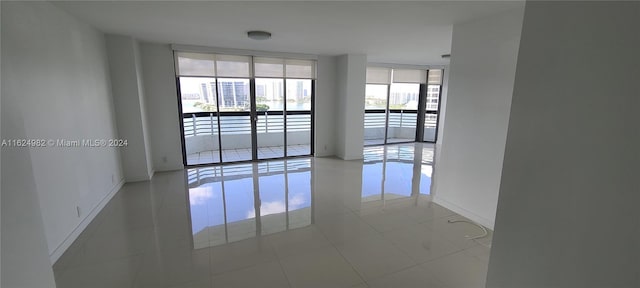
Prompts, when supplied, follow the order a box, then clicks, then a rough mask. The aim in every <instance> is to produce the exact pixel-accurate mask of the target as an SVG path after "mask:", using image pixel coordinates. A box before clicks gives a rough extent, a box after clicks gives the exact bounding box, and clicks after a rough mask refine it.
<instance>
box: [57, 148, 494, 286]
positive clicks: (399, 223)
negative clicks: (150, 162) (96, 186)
mask: <svg viewBox="0 0 640 288" xmlns="http://www.w3.org/2000/svg"><path fill="white" fill-rule="evenodd" d="M432 155H433V149H432V146H430V145H428V144H421V143H417V144H402V145H391V146H384V147H368V148H366V149H365V161H342V160H338V159H335V158H295V159H290V160H279V161H268V162H259V163H246V164H236V165H224V166H216V167H204V168H198V169H188V170H184V171H176V172H163V173H156V175H155V176H154V178H153V179H152V181H149V182H138V183H129V184H126V185H125V186H124V187H123V188H122V190H121V191H119V192H118V193H117V194H116V195H115V196H114V198H113V199H112V200H111V201H110V202H109V203H108V204H107V206H106V207H105V208H104V209H103V210H102V211H101V212H100V213H99V214H98V216H97V217H96V218H95V220H94V221H93V222H92V223H91V224H90V225H89V226H88V227H87V229H86V230H85V231H84V232H83V233H82V234H81V235H80V237H79V238H78V239H77V240H76V241H75V242H74V244H73V245H72V246H71V247H70V248H69V249H68V250H67V251H66V252H65V254H64V255H63V256H62V257H61V258H60V260H59V261H58V262H57V263H56V264H55V265H54V272H55V276H56V282H57V287H58V288H73V287H83V288H84V287H93V288H99V287H122V288H127V287H138V288H142V287H154V288H159V287H167V288H169V287H174V288H177V287H181V288H187V287H190V288H203V287H207V288H211V287H305V288H306V287H323V288H325V287H450V288H459V287H484V281H485V276H486V273H487V263H488V257H489V251H490V250H489V248H488V247H489V246H490V241H491V235H492V234H491V233H489V236H488V237H486V238H482V239H479V240H475V241H474V240H468V239H466V238H465V236H469V235H478V234H479V233H480V229H479V228H477V227H475V226H473V225H471V224H467V223H448V221H447V220H451V219H463V218H462V217H461V216H459V215H456V214H455V213H453V212H452V211H450V210H447V209H445V208H443V207H441V206H439V205H437V204H435V203H433V202H431V200H430V191H429V186H430V182H431V173H432V167H431V165H432V164H431V163H432V161H431V158H432V157H433V156H432Z"/></svg>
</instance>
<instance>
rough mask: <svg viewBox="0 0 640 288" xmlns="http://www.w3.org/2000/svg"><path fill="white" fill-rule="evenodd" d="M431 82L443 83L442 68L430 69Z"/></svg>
mask: <svg viewBox="0 0 640 288" xmlns="http://www.w3.org/2000/svg"><path fill="white" fill-rule="evenodd" d="M429 84H436V85H440V84H442V70H441V69H432V70H429Z"/></svg>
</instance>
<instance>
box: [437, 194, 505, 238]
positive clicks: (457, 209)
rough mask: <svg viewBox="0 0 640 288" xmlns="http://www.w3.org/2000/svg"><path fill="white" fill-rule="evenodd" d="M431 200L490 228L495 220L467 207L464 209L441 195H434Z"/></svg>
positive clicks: (491, 228)
mask: <svg viewBox="0 0 640 288" xmlns="http://www.w3.org/2000/svg"><path fill="white" fill-rule="evenodd" d="M432 201H433V202H434V203H436V204H438V205H440V206H442V207H444V208H447V209H449V210H451V211H453V212H456V213H458V214H460V215H462V216H464V217H466V218H469V220H471V221H473V222H476V223H478V224H480V225H482V226H484V227H487V228H489V229H490V230H493V226H494V224H495V222H494V221H493V220H490V219H487V218H485V217H482V216H480V215H478V214H476V213H473V212H471V211H469V210H467V209H464V208H462V207H460V206H458V205H456V204H454V203H451V202H449V201H447V200H445V199H442V198H441V197H438V196H436V195H433V196H432Z"/></svg>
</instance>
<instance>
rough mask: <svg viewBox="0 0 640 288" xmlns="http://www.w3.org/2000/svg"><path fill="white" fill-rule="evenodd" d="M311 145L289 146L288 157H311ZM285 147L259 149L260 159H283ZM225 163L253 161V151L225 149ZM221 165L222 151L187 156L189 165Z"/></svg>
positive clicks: (223, 156) (223, 155)
mask: <svg viewBox="0 0 640 288" xmlns="http://www.w3.org/2000/svg"><path fill="white" fill-rule="evenodd" d="M310 154H311V145H304V144H301V145H288V146H287V155H288V156H301V155H310ZM282 157H284V146H269V147H258V159H270V158H282ZM222 160H223V162H240V161H247V160H251V149H250V148H240V149H223V150H222ZM212 163H220V150H208V151H202V152H197V153H192V154H188V155H187V164H188V165H199V164H212Z"/></svg>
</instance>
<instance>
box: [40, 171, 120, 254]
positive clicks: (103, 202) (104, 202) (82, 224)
mask: <svg viewBox="0 0 640 288" xmlns="http://www.w3.org/2000/svg"><path fill="white" fill-rule="evenodd" d="M122 185H124V179H121V180H120V182H119V183H118V184H116V185H115V186H113V188H111V190H110V191H109V193H107V195H105V196H104V198H102V200H100V202H98V205H96V206H95V207H94V208H93V209H91V211H90V212H89V213H88V214H87V216H86V217H84V219H82V221H81V222H80V224H78V226H76V228H75V229H73V231H71V233H70V234H69V235H67V237H66V238H65V239H64V241H62V243H60V245H58V247H56V249H54V250H53V252H51V254H50V255H49V259H50V260H51V264H52V265H53V264H54V263H56V261H58V259H60V257H61V256H62V254H64V252H65V251H67V249H69V247H71V244H73V241H76V239H77V238H78V236H80V233H82V231H84V229H85V228H87V226H89V223H91V221H93V219H94V218H96V216H97V215H98V213H100V211H102V208H104V206H105V205H107V203H109V201H110V200H111V198H113V196H114V195H116V193H118V191H120V188H122Z"/></svg>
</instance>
